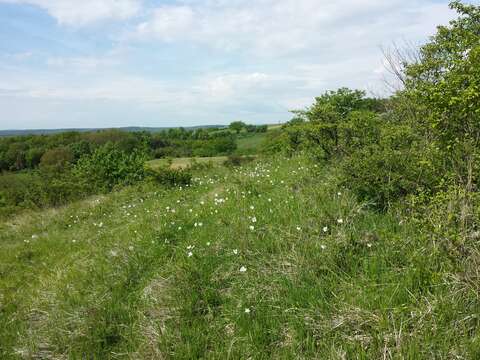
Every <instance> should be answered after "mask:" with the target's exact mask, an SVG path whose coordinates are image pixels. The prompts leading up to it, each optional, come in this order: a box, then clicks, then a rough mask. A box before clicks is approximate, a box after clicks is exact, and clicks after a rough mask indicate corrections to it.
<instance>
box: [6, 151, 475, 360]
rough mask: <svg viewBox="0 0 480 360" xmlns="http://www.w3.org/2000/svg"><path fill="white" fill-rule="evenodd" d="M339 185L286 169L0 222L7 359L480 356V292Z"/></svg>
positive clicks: (215, 178)
mask: <svg viewBox="0 0 480 360" xmlns="http://www.w3.org/2000/svg"><path fill="white" fill-rule="evenodd" d="M335 173H336V171H335V169H334V168H323V169H320V167H318V165H316V164H314V163H312V162H310V161H309V160H307V159H306V158H304V157H301V156H300V157H294V158H291V159H287V158H282V157H278V158H273V159H270V160H259V161H257V162H255V163H252V164H251V165H248V166H246V167H244V168H236V169H234V170H228V169H226V168H223V167H216V168H213V169H211V170H209V171H208V172H199V173H195V175H194V182H193V184H192V186H190V187H183V188H181V187H177V188H175V189H167V188H163V187H159V186H158V185H153V184H151V185H148V184H144V185H141V186H137V187H129V188H126V189H124V190H122V191H120V192H117V193H112V194H110V195H108V196H101V197H95V198H90V199H88V200H86V201H83V202H79V203H74V204H72V205H69V206H67V207H65V208H61V209H57V210H47V211H45V212H35V213H31V214H25V215H22V216H20V217H16V218H14V219H13V220H10V221H8V222H4V223H2V224H1V228H0V234H1V235H0V236H1V243H2V250H3V251H2V252H1V253H0V274H1V277H0V289H2V292H1V296H0V306H1V308H0V309H1V312H0V315H1V317H0V357H1V358H2V359H3V358H6V359H8V358H51V359H57V358H85V357H87V358H98V359H105V358H160V359H161V358H178V359H195V358H218V359H220V358H225V356H229V357H230V358H233V359H237V358H265V359H266V358H325V359H326V358H348V359H350V358H365V359H367V358H369V359H372V358H379V357H381V354H385V353H392V352H395V354H397V355H398V357H399V358H415V359H418V358H424V359H429V358H432V354H435V355H436V357H439V358H447V357H449V356H450V355H451V354H453V353H455V354H459V355H460V354H462V355H463V356H464V357H465V358H474V357H475V354H477V355H478V353H476V352H475V351H477V349H478V347H476V345H478V343H475V342H474V341H472V339H473V336H474V335H475V334H476V332H477V331H478V330H477V328H476V327H475V324H476V321H477V320H476V317H475V316H472V314H476V313H478V310H479V309H478V307H477V306H478V305H477V304H478V302H476V301H473V300H476V295H475V294H474V293H472V292H471V290H473V288H470V287H468V288H465V287H464V286H466V285H465V284H463V285H462V283H460V282H458V281H457V280H456V278H455V277H454V276H453V273H451V269H449V267H448V266H442V264H446V263H448V261H449V260H448V259H447V258H446V255H445V254H444V253H442V252H438V251H436V250H435V249H436V246H437V245H436V244H435V243H434V242H431V241H429V240H428V238H426V237H423V236H422V235H421V232H419V231H417V229H416V227H415V225H414V224H410V223H407V222H404V221H403V219H402V218H401V217H399V216H394V215H392V214H378V213H376V212H373V211H370V210H367V208H366V207H365V206H364V204H362V203H359V202H357V201H356V200H355V198H354V196H353V195H352V194H350V192H349V191H348V190H346V189H343V188H340V187H339V186H338V185H337V180H336V176H335ZM418 244H421V246H418ZM425 254H429V256H425ZM469 289H471V290H469Z"/></svg>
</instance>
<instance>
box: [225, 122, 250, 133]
mask: <svg viewBox="0 0 480 360" xmlns="http://www.w3.org/2000/svg"><path fill="white" fill-rule="evenodd" d="M246 126H247V125H246V124H245V123H244V122H243V121H234V122H232V123H231V124H230V125H229V128H230V130H232V131H234V132H236V133H237V134H238V133H240V131H242V130H243V129H244V128H245V127H246Z"/></svg>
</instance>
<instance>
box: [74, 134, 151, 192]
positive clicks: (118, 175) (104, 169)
mask: <svg viewBox="0 0 480 360" xmlns="http://www.w3.org/2000/svg"><path fill="white" fill-rule="evenodd" d="M145 160H146V155H145V154H144V153H142V152H139V151H135V150H134V151H133V152H131V153H126V152H124V151H122V150H120V149H118V147H117V146H115V145H114V144H112V143H107V144H106V145H104V146H101V147H99V148H98V149H96V150H95V151H94V152H93V154H92V155H90V156H84V157H82V158H80V160H79V161H78V163H77V164H76V165H75V168H74V174H75V176H77V177H78V178H79V179H80V180H81V181H83V183H84V184H85V186H88V187H89V188H90V189H91V191H93V192H95V191H101V192H106V191H111V190H112V189H114V188H115V187H116V186H122V185H131V184H134V183H136V182H138V181H141V180H142V179H143V178H144V175H145V170H144V163H145Z"/></svg>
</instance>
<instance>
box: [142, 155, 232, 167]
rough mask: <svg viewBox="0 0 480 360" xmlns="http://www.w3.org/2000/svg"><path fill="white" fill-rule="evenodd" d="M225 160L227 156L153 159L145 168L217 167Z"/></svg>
mask: <svg viewBox="0 0 480 360" xmlns="http://www.w3.org/2000/svg"><path fill="white" fill-rule="evenodd" d="M227 159H228V157H227V156H212V157H184V158H173V159H155V160H150V161H148V162H147V166H148V167H150V168H153V169H158V168H162V167H170V168H171V169H186V168H188V167H191V166H192V165H194V164H212V165H219V164H222V163H223V162H225V161H226V160H227Z"/></svg>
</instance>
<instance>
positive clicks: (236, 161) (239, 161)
mask: <svg viewBox="0 0 480 360" xmlns="http://www.w3.org/2000/svg"><path fill="white" fill-rule="evenodd" d="M253 160H255V158H254V157H253V156H238V155H230V156H229V157H228V159H227V160H225V162H224V163H223V164H224V165H225V166H229V167H235V166H242V165H243V164H246V163H249V162H251V161H253Z"/></svg>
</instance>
